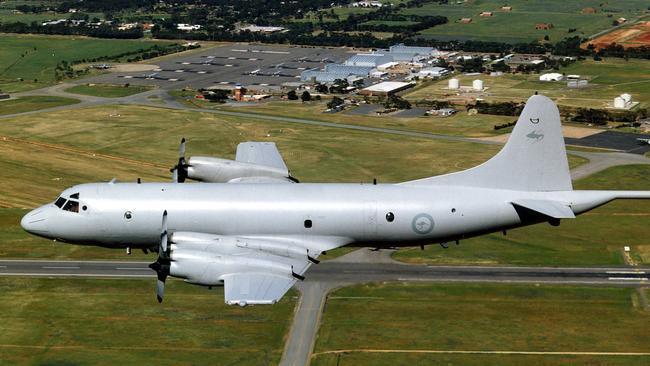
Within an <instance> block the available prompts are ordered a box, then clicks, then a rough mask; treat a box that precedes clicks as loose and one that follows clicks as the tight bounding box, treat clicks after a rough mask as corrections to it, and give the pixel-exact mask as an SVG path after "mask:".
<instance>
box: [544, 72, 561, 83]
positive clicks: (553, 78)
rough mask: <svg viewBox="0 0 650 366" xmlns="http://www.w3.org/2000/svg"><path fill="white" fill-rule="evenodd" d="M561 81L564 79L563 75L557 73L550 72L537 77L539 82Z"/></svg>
mask: <svg viewBox="0 0 650 366" xmlns="http://www.w3.org/2000/svg"><path fill="white" fill-rule="evenodd" d="M562 79H564V75H562V74H560V73H557V72H551V73H548V74H542V75H540V76H539V81H562Z"/></svg>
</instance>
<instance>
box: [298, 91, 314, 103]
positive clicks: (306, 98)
mask: <svg viewBox="0 0 650 366" xmlns="http://www.w3.org/2000/svg"><path fill="white" fill-rule="evenodd" d="M300 100H302V101H303V102H309V101H310V100H311V94H309V92H308V91H306V90H305V91H304V92H302V94H301V95H300Z"/></svg>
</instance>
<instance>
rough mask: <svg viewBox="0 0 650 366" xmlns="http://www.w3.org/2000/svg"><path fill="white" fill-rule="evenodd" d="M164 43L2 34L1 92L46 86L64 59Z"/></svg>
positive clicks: (114, 53) (76, 58) (121, 51)
mask: <svg viewBox="0 0 650 366" xmlns="http://www.w3.org/2000/svg"><path fill="white" fill-rule="evenodd" d="M165 43H168V42H163V41H160V42H158V41H156V42H153V41H144V40H111V39H93V38H86V37H63V36H34V35H8V34H1V35H0V90H3V91H5V92H18V91H24V90H30V89H36V88H39V87H44V86H47V85H49V84H51V83H53V82H54V81H55V80H54V69H55V67H56V65H57V63H59V62H60V61H63V60H65V61H73V60H81V59H91V58H95V57H100V56H111V55H118V54H121V53H124V52H132V51H137V50H140V49H147V48H149V47H152V46H153V45H155V44H159V45H162V44H165ZM20 79H22V81H21V80H20Z"/></svg>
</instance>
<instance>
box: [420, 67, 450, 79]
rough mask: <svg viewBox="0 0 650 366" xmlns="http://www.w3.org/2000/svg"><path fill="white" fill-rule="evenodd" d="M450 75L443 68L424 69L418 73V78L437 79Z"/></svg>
mask: <svg viewBox="0 0 650 366" xmlns="http://www.w3.org/2000/svg"><path fill="white" fill-rule="evenodd" d="M449 73H451V71H449V70H448V69H445V68H444V67H437V66H436V67H425V68H422V69H421V70H420V71H419V72H418V76H420V77H430V78H439V77H442V76H445V75H448V74H449Z"/></svg>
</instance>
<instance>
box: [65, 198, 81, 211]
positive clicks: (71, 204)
mask: <svg viewBox="0 0 650 366" xmlns="http://www.w3.org/2000/svg"><path fill="white" fill-rule="evenodd" d="M63 211H70V212H79V202H77V201H73V200H69V201H68V202H67V203H66V204H65V206H63Z"/></svg>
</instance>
